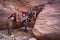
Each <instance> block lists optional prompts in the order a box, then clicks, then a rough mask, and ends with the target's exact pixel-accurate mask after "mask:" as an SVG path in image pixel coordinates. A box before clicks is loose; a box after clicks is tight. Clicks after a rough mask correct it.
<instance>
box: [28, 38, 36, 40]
mask: <svg viewBox="0 0 60 40" xmlns="http://www.w3.org/2000/svg"><path fill="white" fill-rule="evenodd" d="M29 40H37V39H36V38H30V39H29Z"/></svg>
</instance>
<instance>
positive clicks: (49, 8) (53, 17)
mask: <svg viewBox="0 0 60 40" xmlns="http://www.w3.org/2000/svg"><path fill="white" fill-rule="evenodd" d="M33 34H34V35H35V36H36V37H37V38H38V39H40V40H60V4H59V3H53V4H52V5H51V4H47V5H45V7H44V9H43V11H42V12H41V13H40V14H39V15H38V18H37V19H36V23H35V25H34V28H33Z"/></svg>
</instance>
